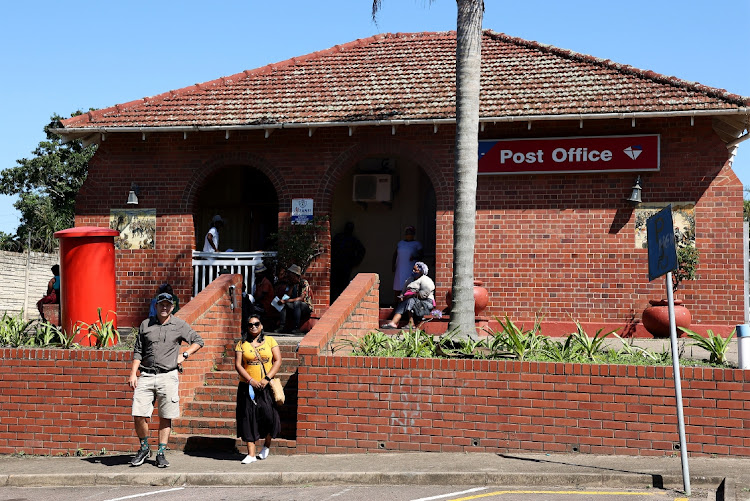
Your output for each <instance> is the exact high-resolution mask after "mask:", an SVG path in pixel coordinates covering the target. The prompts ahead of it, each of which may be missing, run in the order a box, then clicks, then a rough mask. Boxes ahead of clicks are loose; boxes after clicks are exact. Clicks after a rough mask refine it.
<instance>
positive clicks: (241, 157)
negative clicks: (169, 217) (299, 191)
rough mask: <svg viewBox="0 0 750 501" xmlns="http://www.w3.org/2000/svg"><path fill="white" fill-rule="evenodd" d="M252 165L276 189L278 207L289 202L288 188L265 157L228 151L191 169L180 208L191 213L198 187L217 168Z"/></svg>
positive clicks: (276, 169)
mask: <svg viewBox="0 0 750 501" xmlns="http://www.w3.org/2000/svg"><path fill="white" fill-rule="evenodd" d="M240 166H246V167H252V168H254V169H257V170H259V171H260V172H261V173H262V174H263V175H264V176H266V177H267V178H268V179H269V181H271V184H273V187H274V189H275V190H276V197H277V198H278V200H279V207H282V206H283V205H282V203H283V204H285V205H286V206H288V205H290V204H291V197H290V196H289V189H288V188H287V184H286V182H285V181H284V178H283V176H282V175H281V174H280V172H279V169H278V168H276V167H274V166H273V165H271V164H270V163H269V162H268V161H267V160H266V159H265V158H263V157H261V156H258V155H254V154H252V153H246V152H229V153H220V154H217V155H213V156H212V157H211V158H210V159H209V160H208V161H206V162H203V163H201V164H200V165H199V166H198V167H197V168H195V169H194V170H193V175H192V177H191V178H190V179H189V180H188V181H187V183H186V184H185V189H184V191H183V193H182V207H181V209H182V210H183V211H185V212H186V213H191V214H192V213H193V212H194V208H195V204H196V199H197V196H198V195H197V194H198V190H199V188H200V187H201V186H202V185H203V183H204V182H205V181H206V179H207V178H208V177H209V176H211V175H212V174H214V173H215V172H216V171H217V170H220V169H223V168H225V167H240Z"/></svg>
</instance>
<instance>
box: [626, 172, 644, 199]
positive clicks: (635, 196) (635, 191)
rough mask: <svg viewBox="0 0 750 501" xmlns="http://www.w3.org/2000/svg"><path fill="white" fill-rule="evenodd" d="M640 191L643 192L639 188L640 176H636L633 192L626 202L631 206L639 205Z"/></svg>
mask: <svg viewBox="0 0 750 501" xmlns="http://www.w3.org/2000/svg"><path fill="white" fill-rule="evenodd" d="M641 191H643V188H641V176H638V177H637V178H636V180H635V184H634V185H633V191H632V192H631V193H630V198H628V199H627V200H628V202H630V203H631V204H632V205H638V204H639V203H641Z"/></svg>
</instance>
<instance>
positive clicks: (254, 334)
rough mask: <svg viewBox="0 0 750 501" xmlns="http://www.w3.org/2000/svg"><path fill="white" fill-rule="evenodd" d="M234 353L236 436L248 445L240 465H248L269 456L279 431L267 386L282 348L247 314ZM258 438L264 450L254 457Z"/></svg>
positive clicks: (259, 322)
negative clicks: (236, 378) (237, 375)
mask: <svg viewBox="0 0 750 501" xmlns="http://www.w3.org/2000/svg"><path fill="white" fill-rule="evenodd" d="M234 353H235V358H234V368H235V369H236V370H237V374H239V376H240V382H239V384H238V385H237V410H236V418H237V436H238V437H240V438H241V439H242V440H244V441H245V442H246V443H247V456H246V457H245V458H244V459H243V460H242V464H249V463H254V462H255V461H257V460H259V459H261V460H262V459H266V458H267V457H268V454H269V452H270V449H271V440H273V439H274V438H276V437H278V436H279V432H280V431H281V420H280V419H279V413H278V411H277V410H276V408H275V407H274V401H273V392H272V391H271V387H270V386H269V383H270V382H271V379H273V377H274V376H275V375H276V374H278V373H279V370H280V369H281V349H280V348H279V346H278V343H277V342H276V340H275V339H274V338H272V337H271V336H266V335H265V332H264V331H263V324H262V323H261V319H260V317H259V316H258V315H250V317H249V318H248V319H247V320H246V321H245V322H243V325H242V339H241V340H240V341H239V342H238V343H237V345H236V346H235V348H234ZM261 364H262V365H263V366H262V367H261ZM261 438H263V440H264V441H263V448H262V449H261V450H260V453H259V454H258V455H256V454H255V442H257V441H258V440H260V439H261Z"/></svg>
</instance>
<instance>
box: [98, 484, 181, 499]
mask: <svg viewBox="0 0 750 501" xmlns="http://www.w3.org/2000/svg"><path fill="white" fill-rule="evenodd" d="M182 489H184V487H175V488H174V489H164V490H163V491H152V492H144V493H143V494H133V495H131V496H123V497H121V498H114V499H107V500H105V501H120V500H122V499H133V498H141V497H144V496H152V495H154V494H161V493H163V492H172V491H181V490H182Z"/></svg>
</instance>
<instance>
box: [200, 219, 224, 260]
mask: <svg viewBox="0 0 750 501" xmlns="http://www.w3.org/2000/svg"><path fill="white" fill-rule="evenodd" d="M223 226H224V220H223V219H222V218H221V216H220V215H218V214H216V215H215V216H214V217H213V219H212V220H211V228H209V230H208V232H207V233H206V238H205V239H204V240H203V252H219V230H220V229H221V228H222V227H223Z"/></svg>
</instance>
